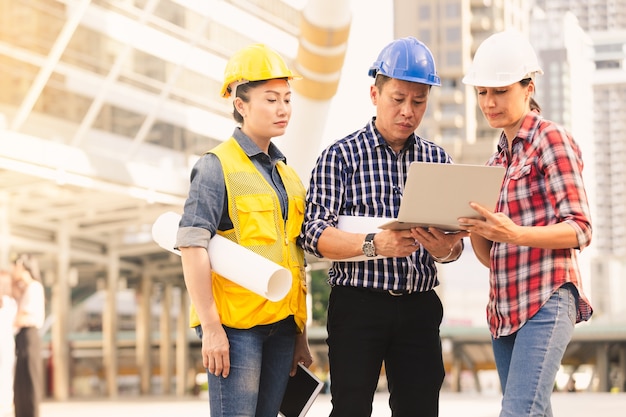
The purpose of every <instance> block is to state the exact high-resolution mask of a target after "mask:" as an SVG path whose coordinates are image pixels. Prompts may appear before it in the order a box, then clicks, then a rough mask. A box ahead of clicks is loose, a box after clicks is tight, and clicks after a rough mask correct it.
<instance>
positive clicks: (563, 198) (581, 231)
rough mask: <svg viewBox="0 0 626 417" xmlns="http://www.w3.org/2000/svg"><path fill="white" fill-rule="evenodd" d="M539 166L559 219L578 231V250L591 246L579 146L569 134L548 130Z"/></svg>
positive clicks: (542, 140)
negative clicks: (544, 174) (543, 172)
mask: <svg viewBox="0 0 626 417" xmlns="http://www.w3.org/2000/svg"><path fill="white" fill-rule="evenodd" d="M540 146H541V151H542V152H541V159H540V166H541V168H542V169H543V170H544V171H545V172H546V188H547V189H548V195H549V196H550V199H551V200H552V201H551V203H552V205H553V206H554V211H555V215H556V218H557V219H560V221H563V222H566V223H567V224H569V225H570V226H572V227H573V228H574V230H575V231H576V238H577V240H578V249H579V250H583V249H584V248H586V247H587V246H589V244H590V243H591V234H592V227H591V214H590V210H589V203H588V200H587V193H586V191H585V186H584V183H583V175H582V171H583V161H582V156H581V151H580V148H579V147H578V145H577V144H576V142H574V140H573V139H572V138H571V136H569V135H568V134H567V133H566V132H564V131H561V130H560V129H557V128H556V126H555V127H554V128H553V129H546V130H545V131H544V132H543V136H542V138H541V145H540Z"/></svg>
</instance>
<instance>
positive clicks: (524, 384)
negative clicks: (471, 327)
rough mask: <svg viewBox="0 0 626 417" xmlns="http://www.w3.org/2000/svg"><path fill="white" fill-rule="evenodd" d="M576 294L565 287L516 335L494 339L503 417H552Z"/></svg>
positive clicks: (572, 288) (570, 329)
mask: <svg viewBox="0 0 626 417" xmlns="http://www.w3.org/2000/svg"><path fill="white" fill-rule="evenodd" d="M577 302H578V300H577V292H576V289H574V287H573V286H571V285H565V286H563V287H561V288H560V289H558V290H557V291H555V292H554V294H552V297H550V299H549V300H548V301H547V302H546V303H545V304H544V305H543V307H541V309H540V310H539V311H538V312H537V314H536V315H535V316H533V317H532V318H531V319H530V320H529V321H528V322H526V324H524V326H522V328H521V329H519V330H518V331H517V332H516V333H514V334H512V335H509V336H504V337H500V338H497V339H492V346H493V353H494V356H495V361H496V367H497V369H498V376H499V377H500V385H501V388H502V393H503V398H502V411H501V412H500V417H531V416H532V417H552V407H551V405H550V396H551V395H552V390H553V388H554V382H555V379H556V374H557V372H558V370H559V367H560V365H561V359H563V354H564V353H565V349H566V348H567V345H568V343H569V342H570V340H571V338H572V334H573V333H574V325H575V323H576V303H577Z"/></svg>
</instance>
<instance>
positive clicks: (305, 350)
mask: <svg viewBox="0 0 626 417" xmlns="http://www.w3.org/2000/svg"><path fill="white" fill-rule="evenodd" d="M299 363H301V364H303V365H304V366H306V367H307V368H308V367H309V366H311V364H312V363H313V356H311V351H310V350H309V342H308V340H307V336H306V331H304V332H302V333H300V334H298V335H297V336H296V346H295V349H294V352H293V362H292V364H291V371H290V372H289V376H294V375H295V374H296V371H297V370H298V364H299Z"/></svg>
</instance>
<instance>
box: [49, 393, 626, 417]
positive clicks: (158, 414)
mask: <svg viewBox="0 0 626 417" xmlns="http://www.w3.org/2000/svg"><path fill="white" fill-rule="evenodd" d="M499 400H500V399H499V396H497V395H491V394H489V395H480V394H469V393H460V394H457V393H447V392H444V393H442V396H441V401H440V413H439V416H440V417H459V416H463V417H497V416H498V411H499ZM552 408H553V411H554V415H555V416H567V417H589V416H598V417H623V416H625V415H626V394H624V393H618V394H609V393H554V394H553V396H552ZM330 409H331V405H330V395H328V394H320V395H319V396H318V398H317V399H316V401H315V403H314V404H313V407H312V408H311V410H310V411H309V413H308V414H307V417H326V416H328V414H329V412H330ZM140 415H143V416H150V417H171V416H177V415H178V416H194V417H200V416H207V417H208V415H209V405H208V400H207V399H206V398H203V399H200V398H195V397H187V398H169V397H167V398H164V397H158V396H150V397H120V398H119V399H118V400H115V401H113V400H108V399H94V400H70V401H63V402H56V401H53V400H46V401H45V402H44V403H43V404H42V409H41V416H42V417H105V416H106V417H111V416H115V417H126V416H129V417H135V416H140ZM389 415H390V412H389V408H388V406H387V395H386V394H384V393H379V394H376V398H375V401H374V411H373V413H372V417H388V416H389Z"/></svg>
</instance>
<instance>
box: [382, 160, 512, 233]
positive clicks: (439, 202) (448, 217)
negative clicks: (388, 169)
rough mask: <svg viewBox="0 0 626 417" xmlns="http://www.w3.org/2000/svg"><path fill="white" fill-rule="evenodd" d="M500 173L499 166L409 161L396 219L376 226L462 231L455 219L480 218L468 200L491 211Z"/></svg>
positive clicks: (497, 193) (503, 169)
mask: <svg viewBox="0 0 626 417" xmlns="http://www.w3.org/2000/svg"><path fill="white" fill-rule="evenodd" d="M504 172H505V168H504V167H499V166H486V165H463V164H443V163H432V162H412V163H411V165H410V166H409V172H408V174H407V179H406V184H405V185H404V191H403V194H402V201H401V202H400V210H399V211H398V217H397V219H395V220H392V221H390V222H386V223H384V224H382V225H380V226H379V227H380V228H381V229H391V230H402V229H409V228H412V227H436V228H438V229H441V230H444V231H448V232H454V231H459V230H462V228H461V227H460V225H459V222H458V220H457V219H458V218H459V217H471V218H479V217H480V216H479V215H478V213H476V212H475V211H474V210H473V209H472V208H471V207H470V206H469V202H470V201H474V202H476V203H478V204H480V205H482V206H484V207H486V208H488V209H490V210H494V209H495V207H496V204H497V202H498V196H499V194H500V187H501V186H502V180H503V178H504Z"/></svg>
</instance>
